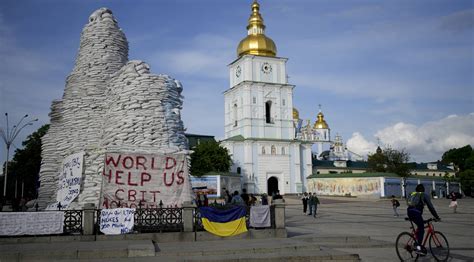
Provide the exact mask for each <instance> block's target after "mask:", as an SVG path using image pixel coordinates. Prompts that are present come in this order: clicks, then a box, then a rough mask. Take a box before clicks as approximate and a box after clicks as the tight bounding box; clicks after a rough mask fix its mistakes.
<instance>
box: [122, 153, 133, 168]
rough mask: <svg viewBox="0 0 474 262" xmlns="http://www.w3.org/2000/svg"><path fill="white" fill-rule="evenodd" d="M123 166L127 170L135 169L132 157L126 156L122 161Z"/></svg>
mask: <svg viewBox="0 0 474 262" xmlns="http://www.w3.org/2000/svg"><path fill="white" fill-rule="evenodd" d="M127 160H129V161H128V162H129V165H128V166H127ZM122 166H123V167H125V168H126V169H130V168H132V167H133V158H132V157H131V156H126V157H124V158H123V161H122Z"/></svg>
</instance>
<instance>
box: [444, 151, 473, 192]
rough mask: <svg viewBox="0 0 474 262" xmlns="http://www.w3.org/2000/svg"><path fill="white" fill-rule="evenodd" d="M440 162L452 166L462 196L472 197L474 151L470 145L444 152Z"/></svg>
mask: <svg viewBox="0 0 474 262" xmlns="http://www.w3.org/2000/svg"><path fill="white" fill-rule="evenodd" d="M441 161H442V162H443V163H445V164H450V163H453V164H454V168H455V171H456V173H457V180H458V181H459V182H460V183H461V188H462V191H463V192H464V194H466V195H471V196H472V193H474V192H473V190H474V150H473V149H472V147H471V145H466V146H464V147H461V148H452V149H450V150H448V151H446V152H444V154H443V157H442V160H441Z"/></svg>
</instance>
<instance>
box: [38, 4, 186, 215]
mask: <svg viewBox="0 0 474 262" xmlns="http://www.w3.org/2000/svg"><path fill="white" fill-rule="evenodd" d="M127 56H128V43H127V40H126V38H125V35H124V34H123V32H122V31H121V30H120V28H119V27H118V26H117V22H116V20H115V19H114V17H113V16H112V12H111V11H110V10H108V9H106V8H101V9H99V10H97V11H95V12H94V13H93V14H92V15H91V16H90V17H89V23H88V24H87V25H86V26H85V28H84V29H83V31H82V34H81V44H80V48H79V52H78V55H77V58H76V63H75V66H74V69H73V71H72V73H71V74H70V75H69V76H68V78H67V80H66V87H65V90H64V95H63V99H62V100H60V101H54V102H53V104H52V106H51V113H50V117H51V125H50V129H49V131H48V133H47V134H46V135H45V136H44V137H43V152H42V157H43V162H42V165H41V171H40V181H41V187H40V189H39V197H38V203H39V205H40V207H41V208H44V207H46V206H47V205H48V204H51V203H54V202H55V200H56V192H57V187H58V177H59V170H60V169H61V163H62V161H63V159H64V158H65V157H66V156H68V155H71V154H73V153H77V152H80V151H84V152H85V154H84V160H83V167H84V175H83V181H82V185H81V191H80V194H79V196H78V197H77V199H76V200H75V201H74V202H73V203H71V205H70V206H69V207H68V208H81V207H83V206H84V204H86V203H94V204H95V205H96V206H98V204H99V198H100V191H101V184H102V170H103V161H104V157H105V153H106V152H143V153H185V154H188V151H187V149H188V145H187V139H186V137H185V135H184V126H183V122H182V121H181V116H180V112H181V109H182V105H183V96H182V95H181V92H182V91H183V88H182V86H181V84H180V83H179V82H178V81H176V80H175V79H173V78H171V77H169V76H167V75H154V74H150V68H149V66H148V65H147V64H146V63H144V62H141V61H130V62H128V63H127Z"/></svg>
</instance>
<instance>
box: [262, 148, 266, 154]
mask: <svg viewBox="0 0 474 262" xmlns="http://www.w3.org/2000/svg"><path fill="white" fill-rule="evenodd" d="M262 155H265V147H264V146H262Z"/></svg>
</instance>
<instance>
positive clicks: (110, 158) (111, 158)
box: [105, 155, 122, 167]
mask: <svg viewBox="0 0 474 262" xmlns="http://www.w3.org/2000/svg"><path fill="white" fill-rule="evenodd" d="M121 157H122V156H121V155H119V156H118V158H117V160H115V159H114V158H113V157H111V156H107V159H105V165H106V166H108V165H109V164H110V162H112V165H114V166H115V167H117V165H118V163H119V162H120V158H121Z"/></svg>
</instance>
